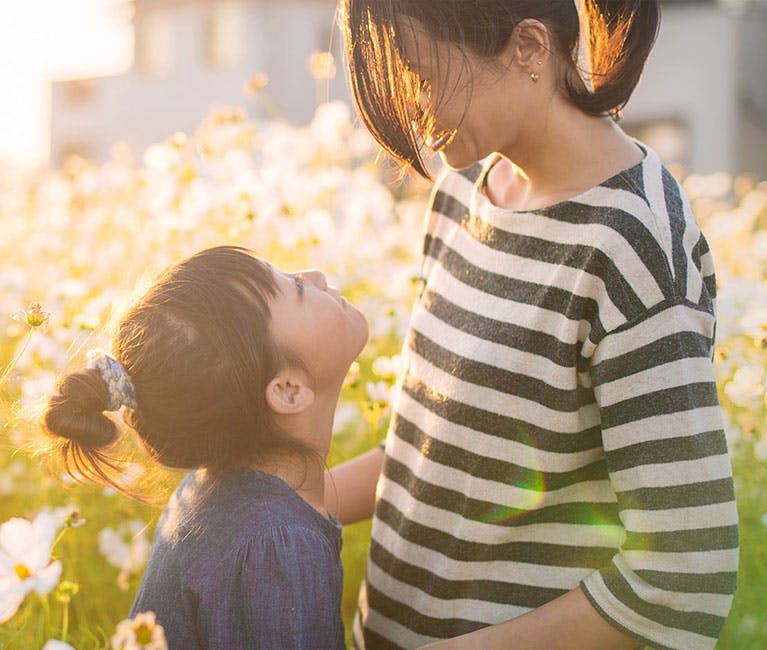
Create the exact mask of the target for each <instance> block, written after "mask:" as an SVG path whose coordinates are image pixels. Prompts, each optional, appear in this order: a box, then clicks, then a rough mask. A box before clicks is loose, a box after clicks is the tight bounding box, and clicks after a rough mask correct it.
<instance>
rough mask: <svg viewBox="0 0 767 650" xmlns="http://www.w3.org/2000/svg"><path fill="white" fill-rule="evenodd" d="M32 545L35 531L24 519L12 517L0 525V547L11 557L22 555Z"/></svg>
mask: <svg viewBox="0 0 767 650" xmlns="http://www.w3.org/2000/svg"><path fill="white" fill-rule="evenodd" d="M34 545H35V531H34V529H33V528H32V524H31V523H30V522H28V521H27V520H26V519H22V518H21V517H14V518H13V519H9V520H8V521H6V522H5V523H4V524H3V525H2V526H0V547H2V549H3V551H5V552H6V553H7V554H8V555H10V556H11V558H13V559H16V558H20V557H22V556H23V555H24V554H25V553H26V552H27V551H28V550H29V549H30V547H32V546H34Z"/></svg>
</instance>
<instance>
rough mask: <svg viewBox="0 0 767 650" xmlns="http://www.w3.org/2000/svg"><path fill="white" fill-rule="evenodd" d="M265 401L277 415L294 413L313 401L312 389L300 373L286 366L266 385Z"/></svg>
mask: <svg viewBox="0 0 767 650" xmlns="http://www.w3.org/2000/svg"><path fill="white" fill-rule="evenodd" d="M266 403H267V404H268V405H269V408H270V409H272V411H274V412H275V413H277V414H279V415H295V414H296V413H301V412H302V411H305V410H306V409H307V408H309V407H310V406H311V405H312V404H313V403H314V391H313V390H312V389H311V388H309V385H308V384H307V383H306V380H305V379H304V378H303V377H302V376H301V375H300V373H298V372H295V371H292V370H291V369H289V368H286V369H284V370H281V371H280V372H279V373H278V374H277V376H276V377H275V378H274V379H272V381H270V382H269V384H268V385H267V386H266Z"/></svg>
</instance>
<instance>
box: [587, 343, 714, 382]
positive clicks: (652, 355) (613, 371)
mask: <svg viewBox="0 0 767 650" xmlns="http://www.w3.org/2000/svg"><path fill="white" fill-rule="evenodd" d="M710 347H711V345H710V341H709V339H708V338H707V337H705V336H703V335H701V334H698V333H697V332H685V331H683V332H674V333H673V334H670V335H668V336H664V337H662V338H659V339H657V340H654V341H652V342H650V343H647V344H646V345H642V346H640V347H632V348H631V349H630V350H629V351H627V352H625V353H623V354H620V355H618V356H615V357H612V358H610V359H605V360H604V361H601V362H600V363H597V364H595V365H593V366H592V368H591V378H592V381H593V384H594V386H599V385H601V384H606V383H610V382H613V381H615V380H618V379H621V378H624V377H628V376H631V375H634V374H636V373H639V372H642V371H644V370H651V369H654V368H655V367H656V366H658V365H659V364H663V363H669V362H672V361H678V360H679V359H687V358H690V357H702V358H705V359H707V358H708V355H709V350H710Z"/></svg>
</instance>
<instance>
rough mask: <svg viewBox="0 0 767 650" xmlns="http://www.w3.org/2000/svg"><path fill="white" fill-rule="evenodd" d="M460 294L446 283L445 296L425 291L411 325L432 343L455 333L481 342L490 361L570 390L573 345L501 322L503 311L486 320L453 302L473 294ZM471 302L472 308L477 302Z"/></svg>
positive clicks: (516, 314)
mask: <svg viewBox="0 0 767 650" xmlns="http://www.w3.org/2000/svg"><path fill="white" fill-rule="evenodd" d="M454 284H455V285H458V283H454ZM451 289H455V290H452V291H451ZM460 293H461V288H460V286H456V287H449V288H447V289H446V290H445V291H444V294H445V295H449V296H450V298H449V299H448V298H445V297H444V296H443V295H440V294H438V293H436V291H431V289H430V290H428V291H427V292H426V293H425V294H424V297H423V302H424V304H428V306H429V309H428V311H426V310H424V311H423V312H420V313H419V315H418V320H417V321H416V322H414V323H413V325H414V326H417V327H418V331H420V332H421V333H423V334H424V335H425V336H428V337H430V338H432V340H435V341H437V340H444V341H450V342H452V341H453V340H454V338H455V337H456V336H461V337H466V344H465V345H467V344H468V343H469V342H470V341H471V342H473V341H476V342H481V343H482V346H483V347H484V349H486V350H489V351H492V354H493V357H494V359H495V365H497V366H499V367H506V368H514V369H516V370H517V371H518V372H524V373H525V374H527V375H530V376H531V377H539V378H544V377H546V378H548V380H549V381H550V382H551V383H552V385H554V386H556V387H558V388H573V384H575V381H574V377H573V372H572V368H573V365H576V363H578V364H583V363H585V360H583V361H581V360H580V359H579V357H578V348H577V346H575V345H571V344H569V343H564V342H562V341H560V340H559V339H557V338H556V337H555V336H551V335H549V334H546V333H545V332H542V331H539V330H537V329H533V328H529V327H523V326H520V325H517V324H514V323H510V322H507V321H506V320H505V319H503V320H502V319H501V318H502V317H505V316H506V315H507V314H505V313H503V312H496V318H486V317H485V316H481V315H479V314H477V313H474V312H472V311H470V310H469V309H464V308H463V307H460V306H458V305H457V304H456V303H455V302H453V301H457V300H461V302H464V303H466V302H469V301H470V300H471V299H472V298H473V296H465V297H463V298H462V297H461V296H460V295H459V294H460ZM474 306H475V308H476V306H477V305H474ZM506 309H507V311H508V312H509V313H508V316H509V318H512V317H519V316H520V313H519V312H520V310H519V309H516V308H515V306H514V305H513V304H508V305H507V306H506ZM512 312H513V314H512ZM520 320H521V319H520ZM451 349H453V350H454V351H455V352H458V353H460V352H461V350H457V349H455V348H451ZM464 356H466V354H465V353H464ZM576 360H577V361H576Z"/></svg>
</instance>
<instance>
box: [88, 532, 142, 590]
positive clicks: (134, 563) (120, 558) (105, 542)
mask: <svg viewBox="0 0 767 650" xmlns="http://www.w3.org/2000/svg"><path fill="white" fill-rule="evenodd" d="M98 542H99V550H100V551H101V554H102V555H103V556H104V557H105V558H106V559H107V561H108V562H109V563H110V564H111V565H112V566H114V567H115V568H117V569H120V571H121V574H120V578H119V579H118V582H119V583H120V586H121V587H126V588H127V577H128V576H129V575H133V574H135V573H137V572H138V571H139V570H140V569H141V568H142V567H143V566H144V565H145V564H146V561H147V559H148V558H149V551H150V550H151V543H150V541H149V539H148V537H147V533H146V525H145V524H144V522H143V521H141V520H139V519H133V520H131V521H129V522H126V523H122V524H120V525H119V526H117V529H112V528H104V529H103V530H101V531H100V532H99V535H98Z"/></svg>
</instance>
